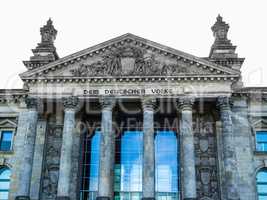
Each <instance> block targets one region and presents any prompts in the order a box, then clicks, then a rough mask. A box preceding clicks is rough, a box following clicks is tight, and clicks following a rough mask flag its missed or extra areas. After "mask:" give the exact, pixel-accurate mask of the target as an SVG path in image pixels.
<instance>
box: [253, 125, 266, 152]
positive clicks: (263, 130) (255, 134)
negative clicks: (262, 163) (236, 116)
mask: <svg viewBox="0 0 267 200" xmlns="http://www.w3.org/2000/svg"><path fill="white" fill-rule="evenodd" d="M258 132H266V134H267V129H266V128H264V129H260V128H257V129H255V130H254V140H255V142H254V145H255V153H257V154H267V149H266V150H265V151H260V150H258V149H257V145H258V142H257V133H258ZM266 144H267V141H266Z"/></svg>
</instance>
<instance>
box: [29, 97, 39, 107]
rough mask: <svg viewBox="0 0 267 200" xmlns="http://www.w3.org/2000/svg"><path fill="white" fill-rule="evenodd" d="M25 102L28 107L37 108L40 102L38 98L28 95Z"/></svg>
mask: <svg viewBox="0 0 267 200" xmlns="http://www.w3.org/2000/svg"><path fill="white" fill-rule="evenodd" d="M25 103H26V105H27V108H28V109H32V110H37V108H38V105H39V103H40V102H39V99H38V98H33V97H26V99H25Z"/></svg>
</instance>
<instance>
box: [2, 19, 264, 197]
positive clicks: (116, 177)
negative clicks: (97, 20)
mask: <svg viewBox="0 0 267 200" xmlns="http://www.w3.org/2000/svg"><path fill="white" fill-rule="evenodd" d="M211 30H212V32H211V33H213V36H214V43H213V45H212V46H211V49H210V53H209V55H208V56H207V57H197V56H193V55H190V54H188V53H184V52H182V51H179V50H176V49H173V48H170V47H167V46H164V45H161V44H158V43H155V42H152V41H150V40H147V39H144V38H141V37H138V36H135V35H133V34H130V33H128V34H125V35H122V36H120V37H117V38H114V39H111V40H109V41H106V42H103V43H101V44H98V45H96V46H93V47H90V48H87V49H84V50H81V51H79V52H76V53H73V54H71V55H68V56H66V57H62V58H60V57H59V56H58V54H57V51H56V48H55V45H54V41H55V39H56V35H57V30H56V29H55V27H54V25H53V22H52V20H51V19H49V20H48V21H47V23H46V24H45V25H44V26H43V27H41V29H40V33H41V41H40V43H38V44H37V47H36V48H34V49H33V50H32V52H33V55H32V56H31V57H30V58H29V59H28V60H26V61H23V64H24V65H25V67H26V68H27V70H25V72H24V73H22V74H20V78H21V79H22V81H23V83H24V84H23V89H10V90H7V89H2V90H0V133H1V137H0V199H1V200H7V199H8V200H29V199H31V200H141V199H142V200H267V87H266V88H263V87H261V88H260V87H244V86H243V83H242V75H241V67H242V64H243V62H244V60H245V59H244V58H240V57H239V56H238V54H237V53H236V46H234V45H233V44H232V42H231V41H230V40H229V39H228V30H229V25H228V24H227V23H226V22H225V21H224V20H223V19H222V17H221V16H220V15H219V16H218V17H217V19H216V21H215V24H214V25H213V26H212V27H211ZM211 37H212V34H211ZM199 39H201V38H199Z"/></svg>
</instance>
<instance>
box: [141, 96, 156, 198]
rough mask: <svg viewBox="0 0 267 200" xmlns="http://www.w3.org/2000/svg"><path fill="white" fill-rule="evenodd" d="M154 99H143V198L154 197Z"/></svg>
mask: <svg viewBox="0 0 267 200" xmlns="http://www.w3.org/2000/svg"><path fill="white" fill-rule="evenodd" d="M155 105H156V101H155V99H143V102H142V106H143V132H144V133H143V134H144V136H143V145H144V146H143V179H142V181H143V198H142V199H143V200H154V199H155V146H154V108H155Z"/></svg>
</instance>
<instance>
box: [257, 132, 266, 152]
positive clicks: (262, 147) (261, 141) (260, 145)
mask: <svg viewBox="0 0 267 200" xmlns="http://www.w3.org/2000/svg"><path fill="white" fill-rule="evenodd" d="M256 150H257V151H261V152H267V131H257V132H256Z"/></svg>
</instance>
